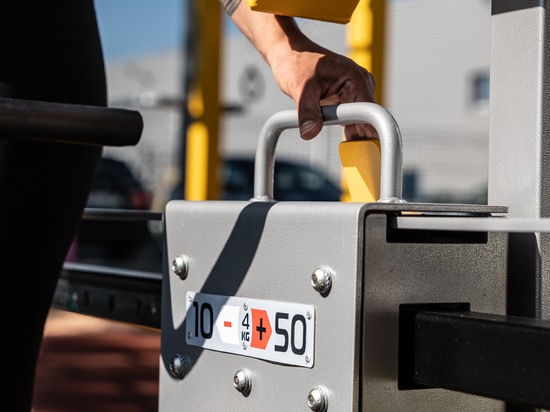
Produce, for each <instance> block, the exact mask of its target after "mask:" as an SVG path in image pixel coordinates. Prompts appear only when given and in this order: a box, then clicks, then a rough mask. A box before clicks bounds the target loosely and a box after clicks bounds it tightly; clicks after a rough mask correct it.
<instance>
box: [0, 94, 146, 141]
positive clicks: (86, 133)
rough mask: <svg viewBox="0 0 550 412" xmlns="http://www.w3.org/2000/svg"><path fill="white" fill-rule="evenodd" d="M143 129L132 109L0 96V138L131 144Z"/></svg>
mask: <svg viewBox="0 0 550 412" xmlns="http://www.w3.org/2000/svg"><path fill="white" fill-rule="evenodd" d="M142 130H143V120H142V117H141V115H140V113H139V112H137V111H134V110H128V109H120V108H106V107H99V106H85V105H76V104H62V103H51V102H40V101H32V100H20V99H9V98H0V136H1V137H2V138H9V139H32V140H46V141H52V142H60V143H75V144H85V145H95V146H132V145H135V144H137V143H138V142H139V139H140V138H141V132H142Z"/></svg>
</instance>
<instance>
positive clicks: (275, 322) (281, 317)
mask: <svg viewBox="0 0 550 412" xmlns="http://www.w3.org/2000/svg"><path fill="white" fill-rule="evenodd" d="M185 324H186V341H187V344H188V345H192V346H198V347H201V348H205V349H211V350H215V351H220V352H227V353H234V354H237V355H242V356H249V357H253V358H259V359H264V360H269V361H273V362H278V363H282V364H286V365H295V366H303V367H306V368H312V367H313V364H314V348H315V342H314V340H315V309H314V307H313V306H312V305H303V304H298V303H288V302H278V301H269V300H259V299H246V298H238V297H233V296H221V295H210V294H206V293H196V292H188V293H187V313H186V318H185Z"/></svg>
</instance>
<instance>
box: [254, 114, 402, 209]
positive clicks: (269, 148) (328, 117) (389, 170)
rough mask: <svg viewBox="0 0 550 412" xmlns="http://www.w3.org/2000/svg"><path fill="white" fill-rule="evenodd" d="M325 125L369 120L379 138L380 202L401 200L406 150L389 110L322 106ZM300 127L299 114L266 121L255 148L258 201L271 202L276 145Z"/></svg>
mask: <svg viewBox="0 0 550 412" xmlns="http://www.w3.org/2000/svg"><path fill="white" fill-rule="evenodd" d="M321 112H322V114H323V119H324V124H325V125H327V126H328V125H337V124H340V125H341V124H352V123H369V124H371V125H372V126H373V127H374V128H375V129H376V131H377V132H378V136H379V139H380V151H381V171H380V199H378V202H384V203H390V202H392V203H393V202H402V200H401V190H402V189H401V186H402V180H403V153H402V145H403V144H402V141H401V132H400V131H399V126H398V125H397V122H396V121H395V119H394V118H393V116H392V115H391V113H390V112H388V111H387V110H386V109H384V108H383V107H382V106H380V105H378V104H375V103H345V104H341V105H335V106H325V107H322V108H321ZM297 127H298V113H297V112H296V111H295V110H287V111H282V112H279V113H275V114H274V115H273V116H271V117H270V118H269V119H268V120H267V122H266V123H265V124H264V127H263V128H262V131H261V133H260V138H259V140H258V147H257V149H256V161H255V165H254V198H253V199H252V200H255V201H272V200H274V199H273V173H274V167H275V146H276V145H277V141H278V140H279V136H280V135H281V133H282V132H283V131H284V130H286V129H292V128H297Z"/></svg>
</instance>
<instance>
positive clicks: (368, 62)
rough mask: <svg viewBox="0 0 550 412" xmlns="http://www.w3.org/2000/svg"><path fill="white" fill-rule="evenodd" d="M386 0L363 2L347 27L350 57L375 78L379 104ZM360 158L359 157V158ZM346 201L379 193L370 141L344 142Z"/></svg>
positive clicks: (376, 148) (371, 198) (368, 198)
mask: <svg viewBox="0 0 550 412" xmlns="http://www.w3.org/2000/svg"><path fill="white" fill-rule="evenodd" d="M385 18H386V0H360V1H359V3H358V4H357V7H356V8H355V11H354V12H353V15H352V17H351V20H350V22H349V24H348V31H347V45H348V48H349V57H350V58H351V59H352V60H353V61H355V62H356V63H357V64H359V65H360V66H362V67H364V68H365V69H367V70H368V71H370V72H371V73H372V74H373V75H374V77H375V79H376V94H375V98H376V102H377V103H378V104H381V105H383V104H384V33H385V29H384V26H385ZM358 156H359V158H358ZM340 158H341V161H342V167H343V171H344V173H342V192H343V194H342V197H341V200H342V201H343V202H351V201H355V202H372V201H375V200H377V196H378V193H379V191H380V187H379V186H380V146H379V145H376V144H373V142H370V141H358V142H342V143H341V144H340Z"/></svg>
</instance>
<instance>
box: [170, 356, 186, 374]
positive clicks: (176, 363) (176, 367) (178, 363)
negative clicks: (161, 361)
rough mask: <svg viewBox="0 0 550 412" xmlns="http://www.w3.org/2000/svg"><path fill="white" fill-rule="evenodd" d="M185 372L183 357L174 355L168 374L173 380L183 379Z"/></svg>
mask: <svg viewBox="0 0 550 412" xmlns="http://www.w3.org/2000/svg"><path fill="white" fill-rule="evenodd" d="M186 372H187V367H186V361H185V356H183V355H180V354H176V355H175V356H174V357H173V358H172V361H170V373H171V374H172V376H173V377H174V378H177V379H183V378H184V376H185V373H186Z"/></svg>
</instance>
